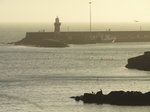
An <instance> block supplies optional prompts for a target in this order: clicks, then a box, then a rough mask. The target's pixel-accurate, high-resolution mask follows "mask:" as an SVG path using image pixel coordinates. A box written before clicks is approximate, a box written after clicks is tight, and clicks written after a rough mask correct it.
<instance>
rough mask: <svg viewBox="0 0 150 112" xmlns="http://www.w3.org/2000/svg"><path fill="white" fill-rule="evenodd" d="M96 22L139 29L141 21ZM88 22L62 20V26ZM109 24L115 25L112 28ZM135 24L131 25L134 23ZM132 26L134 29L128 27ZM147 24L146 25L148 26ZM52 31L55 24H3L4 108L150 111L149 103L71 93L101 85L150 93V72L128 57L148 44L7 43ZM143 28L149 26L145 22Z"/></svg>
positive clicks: (0, 90) (4, 111) (0, 72)
mask: <svg viewBox="0 0 150 112" xmlns="http://www.w3.org/2000/svg"><path fill="white" fill-rule="evenodd" d="M122 25H123V24H120V26H119V25H117V26H113V25H112V24H110V25H108V24H99V25H98V24H97V26H96V25H95V26H92V29H93V30H103V31H104V30H105V29H108V28H111V29H112V30H139V24H136V25H134V27H129V26H128V25H126V26H125V24H124V25H123V26H122ZM68 26H69V30H72V31H78V30H80V31H85V30H88V24H86V25H80V26H79V25H76V24H74V25H72V24H69V25H68V24H64V23H63V24H62V27H61V30H62V31H67V30H68ZM110 26H111V27H110ZM131 26H132V25H131ZM128 28H130V29H128ZM144 28H145V29H144ZM42 29H45V30H46V31H53V24H30V25H27V24H19V25H15V24H7V25H6V24H3V25H0V43H1V44H0V112H149V111H150V107H149V106H133V107H132V106H114V105H105V104H104V105H96V104H83V103H82V102H75V101H74V100H73V99H70V98H69V97H70V96H76V95H82V94H83V93H85V92H92V91H94V92H97V91H98V90H99V89H103V92H104V93H105V94H107V93H109V92H110V91H112V90H124V91H130V90H135V91H142V92H147V91H150V86H149V85H150V72H148V71H139V70H129V69H127V68H125V67H124V66H125V65H126V64H127V59H128V58H130V57H134V56H137V55H142V54H143V53H144V51H148V50H149V49H150V43H149V42H146V43H107V44H102V43H101V44H91V45H70V47H68V48H36V47H25V46H8V45H6V44H4V43H7V42H14V41H18V40H20V39H22V38H24V37H25V33H26V32H29V31H39V30H42ZM142 29H143V30H147V29H149V24H146V25H145V26H143V25H142Z"/></svg>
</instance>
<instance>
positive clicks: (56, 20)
mask: <svg viewBox="0 0 150 112" xmlns="http://www.w3.org/2000/svg"><path fill="white" fill-rule="evenodd" d="M60 25H61V23H60V22H59V18H58V17H57V18H56V19H55V23H54V26H55V30H54V32H55V33H59V32H60Z"/></svg>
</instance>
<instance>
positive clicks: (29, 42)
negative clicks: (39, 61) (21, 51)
mask: <svg viewBox="0 0 150 112" xmlns="http://www.w3.org/2000/svg"><path fill="white" fill-rule="evenodd" d="M13 44H15V45H25V46H35V47H68V45H67V44H66V43H64V42H62V41H57V40H53V39H40V40H38V39H30V38H24V39H22V40H21V41H18V42H14V43H13Z"/></svg>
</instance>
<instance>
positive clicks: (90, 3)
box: [89, 1, 92, 32]
mask: <svg viewBox="0 0 150 112" xmlns="http://www.w3.org/2000/svg"><path fill="white" fill-rule="evenodd" d="M89 5H90V32H91V30H92V25H91V22H92V21H91V20H92V15H91V13H92V11H91V5H92V2H91V1H90V2H89Z"/></svg>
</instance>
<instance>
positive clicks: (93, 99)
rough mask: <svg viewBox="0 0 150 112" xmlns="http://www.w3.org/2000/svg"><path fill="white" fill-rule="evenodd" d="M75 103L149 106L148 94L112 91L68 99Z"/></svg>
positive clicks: (149, 95)
mask: <svg viewBox="0 0 150 112" xmlns="http://www.w3.org/2000/svg"><path fill="white" fill-rule="evenodd" d="M70 98H73V99H75V100H76V101H80V100H81V101H83V102H84V103H96V104H112V105H130V106H136V105H141V106H146V105H148V106H150V92H147V93H141V92H138V91H127V92H125V91H112V92H110V93H109V94H103V92H102V90H101V91H98V92H97V93H84V95H81V96H73V97H70Z"/></svg>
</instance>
